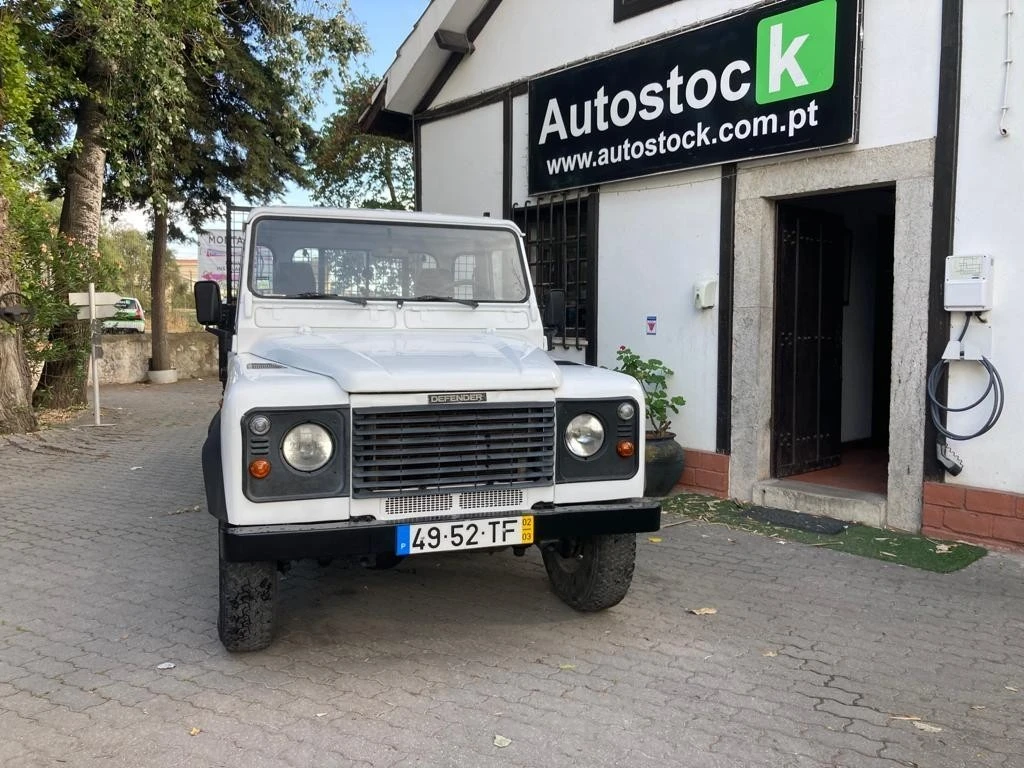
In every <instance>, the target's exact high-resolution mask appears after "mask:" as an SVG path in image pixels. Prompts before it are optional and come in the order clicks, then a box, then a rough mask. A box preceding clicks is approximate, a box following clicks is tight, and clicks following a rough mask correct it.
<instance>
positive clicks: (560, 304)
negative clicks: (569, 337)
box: [541, 288, 565, 329]
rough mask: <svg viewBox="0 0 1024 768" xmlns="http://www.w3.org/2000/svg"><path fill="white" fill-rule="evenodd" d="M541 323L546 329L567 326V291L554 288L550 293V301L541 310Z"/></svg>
mask: <svg viewBox="0 0 1024 768" xmlns="http://www.w3.org/2000/svg"><path fill="white" fill-rule="evenodd" d="M541 322H543V323H544V327H545V328H558V329H560V328H562V326H564V325H565V291H564V290H562V289H561V288H552V289H551V290H550V291H548V300H547V301H546V302H545V303H544V308H543V310H541Z"/></svg>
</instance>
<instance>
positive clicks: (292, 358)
mask: <svg viewBox="0 0 1024 768" xmlns="http://www.w3.org/2000/svg"><path fill="white" fill-rule="evenodd" d="M240 266H241V271H240V279H239V283H240V285H239V288H238V292H237V300H236V301H228V302H224V303H222V301H221V297H220V292H219V288H218V285H217V284H216V283H213V282H200V283H197V284H196V287H195V295H196V313H197V316H198V319H199V322H200V323H202V324H204V325H206V326H207V327H208V328H209V330H211V331H212V332H214V333H217V334H218V335H219V336H220V337H221V344H222V351H223V355H222V362H223V366H222V373H223V378H224V384H225V389H224V399H223V405H222V407H221V409H220V412H219V413H218V414H217V415H216V416H215V417H214V419H213V421H212V423H211V424H210V430H209V434H208V437H207V439H206V443H205V444H204V446H203V452H202V459H203V474H204V478H205V484H206V497H207V505H208V507H209V511H210V512H211V513H212V514H213V515H214V516H215V517H216V518H217V519H218V520H219V521H220V614H219V620H218V629H219V633H220V638H221V641H222V642H223V643H224V645H225V646H226V647H227V648H228V649H229V650H232V651H246V650H256V649H260V648H264V647H266V646H267V645H268V644H269V643H270V640H271V636H272V633H273V622H274V608H275V600H276V595H277V579H278V570H279V568H284V567H287V565H288V564H289V562H290V561H292V560H298V559H302V558H315V559H319V560H321V561H323V560H329V559H331V558H335V557H354V558H358V559H361V560H362V561H363V562H364V563H366V564H369V565H375V566H377V567H387V566H389V565H393V564H395V563H396V562H398V561H400V560H401V559H402V558H404V557H406V556H409V555H416V554H420V553H429V552H445V551H451V550H466V549H502V548H511V549H512V550H513V551H515V552H517V553H518V554H522V553H523V552H524V551H525V550H526V548H528V547H529V546H531V545H537V546H539V547H540V549H541V552H542V555H543V560H544V565H545V566H546V568H547V572H548V575H549V577H550V580H551V585H552V587H553V590H554V592H555V593H556V594H557V595H558V596H559V597H560V598H561V599H562V600H564V601H565V602H566V603H568V604H569V605H571V606H573V607H574V608H577V609H579V610H583V611H596V610H601V609H604V608H608V607H609V606H612V605H615V604H616V603H618V602H619V601H620V600H622V598H623V597H624V596H625V595H626V592H627V590H628V589H629V585H630V581H631V579H632V576H633V563H634V559H635V555H636V534H637V533H638V532H641V531H656V530H658V528H659V526H660V514H661V510H660V507H659V505H658V503H657V502H654V501H651V500H648V499H644V498H642V497H643V488H644V465H643V461H642V458H641V457H643V455H644V430H643V429H642V425H643V423H644V398H643V392H642V390H641V388H640V385H639V384H638V383H637V382H636V381H635V380H634V379H633V378H631V377H629V376H625V375H623V374H620V373H615V372H612V371H608V370H604V369H601V368H594V367H590V366H585V365H578V364H571V363H569V364H566V363H561V362H556V361H554V360H552V359H551V357H550V356H549V355H548V354H547V353H546V352H545V349H546V347H547V344H546V337H545V325H547V326H557V325H559V324H560V323H561V322H562V318H563V317H564V312H565V297H564V294H562V293H561V292H559V291H552V292H551V296H550V297H549V300H548V301H547V303H546V305H545V308H544V315H545V317H544V318H543V319H542V314H541V310H540V308H539V307H538V304H537V301H536V299H535V298H534V294H533V290H532V287H531V281H530V274H529V270H528V269H527V263H526V259H525V258H524V250H523V243H522V240H521V237H520V233H519V230H518V229H517V228H516V226H515V224H513V223H511V222H507V221H498V220H495V219H489V218H479V219H478V218H456V217H449V216H437V215H429V214H419V213H406V212H385V211H366V210H351V211H348V210H330V209H311V208H301V209H300V208H261V209H256V210H254V211H253V212H252V213H251V215H250V218H249V222H248V224H247V227H246V234H245V245H244V253H243V255H242V258H241V265H240ZM229 298H230V293H229ZM545 319H547V320H549V322H547V323H545V322H544V320H545Z"/></svg>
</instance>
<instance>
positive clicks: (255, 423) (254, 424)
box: [249, 413, 270, 436]
mask: <svg viewBox="0 0 1024 768" xmlns="http://www.w3.org/2000/svg"><path fill="white" fill-rule="evenodd" d="M249 431H250V432H252V433H253V434H254V435H260V436H262V435H265V434H267V432H269V431H270V419H268V418H267V417H266V416H264V415H263V414H262V413H261V414H258V415H256V416H253V417H252V418H251V419H249Z"/></svg>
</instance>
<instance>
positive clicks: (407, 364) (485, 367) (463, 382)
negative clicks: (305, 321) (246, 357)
mask: <svg viewBox="0 0 1024 768" xmlns="http://www.w3.org/2000/svg"><path fill="white" fill-rule="evenodd" d="M250 352H251V353H252V354H254V355H257V356H259V357H262V358H264V359H266V360H270V361H272V362H275V363H280V364H281V365H286V366H289V367H291V368H299V369H301V370H304V371H310V372H311V373H317V374H320V375H322V376H329V377H331V378H332V379H334V380H335V381H336V382H337V383H338V385H339V386H340V387H341V388H342V389H344V390H345V391H346V392H431V391H433V392H444V391H477V390H492V391H493V390H509V389H556V388H557V387H558V386H559V385H560V384H561V373H560V372H559V370H558V366H557V365H556V364H555V363H554V362H553V361H552V360H551V358H550V357H549V356H548V355H547V353H546V352H544V351H543V350H541V349H539V348H537V347H535V346H533V345H530V344H527V343H525V342H522V341H518V340H514V339H506V338H502V337H501V336H497V335H495V334H491V333H475V334H467V333H465V332H460V333H425V332H415V333H394V332H389V333H388V334H386V335H384V334H379V335H378V334H369V333H365V332H363V333H353V332H341V333H301V334H295V335H291V336H283V337H275V338H268V339H263V340H261V341H258V342H257V343H256V344H255V345H253V347H252V348H251V349H250Z"/></svg>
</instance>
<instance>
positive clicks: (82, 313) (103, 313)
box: [78, 304, 117, 320]
mask: <svg viewBox="0 0 1024 768" xmlns="http://www.w3.org/2000/svg"><path fill="white" fill-rule="evenodd" d="M116 314H117V307H115V306H114V305H113V304H97V305H96V317H98V318H104V317H113V316H114V315H116ZM78 319H79V320H89V319H91V315H90V314H89V305H88V304H86V305H85V306H84V307H79V308H78Z"/></svg>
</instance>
